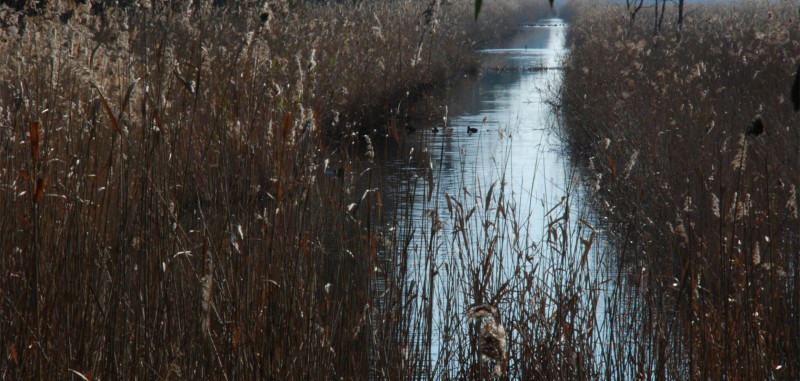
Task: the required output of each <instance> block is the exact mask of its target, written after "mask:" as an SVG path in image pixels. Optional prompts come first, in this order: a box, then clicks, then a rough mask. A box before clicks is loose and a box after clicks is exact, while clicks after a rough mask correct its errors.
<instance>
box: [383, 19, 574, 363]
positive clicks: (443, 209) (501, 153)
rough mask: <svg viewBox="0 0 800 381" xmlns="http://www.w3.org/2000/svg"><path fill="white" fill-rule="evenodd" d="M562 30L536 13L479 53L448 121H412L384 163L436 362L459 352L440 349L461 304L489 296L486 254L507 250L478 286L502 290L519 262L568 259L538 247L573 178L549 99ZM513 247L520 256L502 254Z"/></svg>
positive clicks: (451, 103)
mask: <svg viewBox="0 0 800 381" xmlns="http://www.w3.org/2000/svg"><path fill="white" fill-rule="evenodd" d="M566 32H567V25H566V23H565V22H564V21H563V20H561V19H558V18H551V19H543V20H533V21H531V22H529V23H526V24H523V25H520V26H519V27H518V30H517V33H515V34H514V36H513V37H512V38H510V39H509V40H508V41H505V42H502V43H500V44H499V45H498V46H495V47H492V48H490V49H484V50H481V51H480V56H481V66H482V70H481V74H480V75H479V76H477V77H475V78H465V79H464V80H463V81H461V82H460V83H459V84H457V85H456V86H455V87H453V88H452V89H451V90H450V94H449V95H448V97H447V103H446V104H447V107H446V109H445V110H443V111H442V118H441V121H440V122H439V123H438V124H437V125H436V126H425V127H422V126H415V129H416V130H415V131H414V132H413V133H409V134H408V136H407V141H406V144H404V145H403V146H402V147H401V148H400V149H401V150H403V151H404V152H401V153H400V155H398V157H397V158H396V159H394V160H390V161H389V162H388V163H386V166H387V168H388V169H387V172H388V173H390V175H389V176H390V177H392V175H391V173H396V175H394V180H393V182H394V185H393V186H391V187H390V188H392V189H395V192H396V193H395V194H390V195H389V197H388V198H389V199H391V200H392V203H393V205H392V206H391V208H390V209H391V210H393V211H398V212H397V214H398V215H396V216H392V217H393V218H390V219H393V220H394V221H399V222H397V225H396V226H393V227H392V229H397V230H399V231H400V233H399V234H398V236H399V237H402V238H403V239H404V240H406V241H405V242H404V245H405V246H404V247H405V248H406V249H405V250H406V251H407V252H408V262H409V263H408V276H409V277H410V278H411V279H414V281H413V282H411V285H410V286H409V287H408V293H409V294H412V295H414V297H415V298H417V302H418V303H419V304H420V307H419V308H420V311H421V313H428V314H430V317H429V319H428V320H427V324H430V325H432V327H417V328H419V329H421V330H422V331H425V330H427V331H428V332H430V334H429V335H428V337H420V338H418V339H417V340H418V341H419V342H420V343H419V345H418V346H417V350H419V348H424V350H429V351H430V353H428V354H427V355H426V357H428V358H430V359H431V364H430V366H432V367H445V368H446V367H448V366H449V365H448V362H449V360H447V359H445V360H442V357H446V358H449V357H448V356H452V353H449V354H448V353H440V352H445V351H444V349H442V348H443V347H445V346H444V345H443V342H444V341H447V340H450V337H451V333H452V332H454V331H457V330H458V329H459V328H458V326H459V325H462V326H463V325H464V324H465V321H466V320H468V319H458V318H454V316H462V317H463V313H461V312H459V311H463V309H464V308H465V307H466V306H468V305H470V304H472V303H475V302H476V301H478V302H483V303H488V302H493V301H492V300H487V299H488V298H490V297H491V295H490V293H489V292H488V291H487V292H476V291H475V289H476V288H480V287H476V285H475V281H474V279H476V277H477V275H476V274H477V273H480V272H482V273H481V274H478V275H481V276H487V274H486V273H487V271H486V266H483V270H481V263H480V262H481V261H484V260H485V261H486V262H487V263H488V262H489V259H486V257H487V255H489V256H491V255H495V254H493V253H498V254H497V255H498V257H499V258H501V259H499V262H495V264H494V265H493V266H495V267H497V269H495V270H493V271H494V272H493V273H492V274H491V276H490V277H491V278H492V281H493V283H492V284H490V285H488V286H487V287H486V288H485V289H482V291H486V290H498V289H500V290H502V288H503V283H504V281H507V279H509V278H511V277H518V276H520V274H521V272H520V269H521V270H522V271H526V272H527V271H537V270H535V269H537V268H547V269H550V268H552V267H551V266H548V265H543V263H544V262H553V261H557V260H560V259H557V258H542V257H541V256H542V254H541V253H543V252H546V250H544V251H543V250H541V246H542V245H543V242H544V241H546V240H547V238H546V235H547V234H549V233H548V231H549V230H548V228H549V226H550V225H549V224H551V223H552V222H553V221H554V220H556V219H558V218H559V217H560V216H563V215H564V214H563V213H564V210H563V209H564V208H563V207H564V201H563V200H564V199H565V197H566V196H567V195H568V194H570V192H572V190H571V188H572V186H573V185H574V180H573V178H574V173H573V166H571V165H570V164H569V161H568V158H566V157H565V156H564V154H563V150H562V143H561V141H560V140H559V138H558V137H557V136H556V134H555V128H554V126H555V124H556V123H557V118H556V115H554V112H555V110H554V107H553V106H552V104H553V101H554V100H555V99H556V97H557V93H558V90H559V87H560V84H561V75H562V71H561V65H562V62H563V61H564V59H565V58H566V54H567V50H566V48H565V40H566ZM390 182H392V181H390ZM498 194H502V197H501V198H500V196H497V195H498ZM559 207H561V208H559ZM555 210H558V211H557V212H554V211H555ZM399 211H403V212H399ZM566 213H567V214H568V213H569V212H568V207H567V212H566ZM476 214H477V215H481V218H473V217H474V215H476ZM500 216H501V217H500ZM511 252H513V253H517V255H506V256H505V257H504V256H503V254H505V253H511ZM526 252H531V253H537V255H538V257H537V256H531V255H525V253H526ZM519 254H522V255H519ZM465 258H466V259H465ZM548 276H552V274H550V275H548ZM492 286H493V287H492ZM477 294H481V295H477ZM426 305H428V306H430V307H428V310H425V308H426V307H425V306H426ZM454 310H455V311H456V312H454ZM423 320H424V319H423ZM420 324H423V325H424V324H426V322H425V321H423V322H422V323H420ZM443 371H444V372H446V371H447V370H446V369H445V370H443V369H441V368H439V369H438V370H434V369H432V373H434V374H438V373H437V372H443Z"/></svg>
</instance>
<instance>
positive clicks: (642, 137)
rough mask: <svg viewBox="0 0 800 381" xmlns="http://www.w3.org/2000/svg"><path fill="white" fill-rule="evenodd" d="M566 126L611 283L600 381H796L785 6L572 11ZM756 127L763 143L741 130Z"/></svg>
mask: <svg viewBox="0 0 800 381" xmlns="http://www.w3.org/2000/svg"><path fill="white" fill-rule="evenodd" d="M571 7H572V9H571V14H572V15H573V19H572V20H571V25H572V28H571V31H570V37H569V41H570V47H571V55H570V58H569V61H568V65H567V67H566V68H565V74H564V78H565V85H564V86H565V89H564V91H563V92H562V97H561V104H560V106H561V107H562V109H561V115H562V117H563V119H564V121H565V123H564V125H565V130H564V134H565V139H566V140H567V141H568V142H569V145H570V150H571V152H572V154H573V157H575V158H576V160H577V161H578V162H580V164H581V167H582V168H583V171H582V172H583V175H584V178H585V181H586V184H587V187H588V188H589V189H590V190H591V192H593V193H594V194H595V196H596V200H597V202H596V209H597V210H598V212H599V213H600V214H601V215H603V216H605V217H606V218H608V221H609V223H608V227H607V231H608V232H609V236H610V237H612V238H611V240H612V242H614V247H615V252H616V255H615V256H614V263H615V266H616V267H617V269H618V271H619V276H618V277H617V278H616V281H615V286H616V290H617V291H616V293H615V296H614V297H613V299H612V300H610V301H609V303H607V304H608V305H611V306H613V307H612V308H611V309H610V311H611V312H610V315H609V316H610V317H611V320H610V321H611V322H612V325H611V327H610V333H609V335H610V343H611V344H612V345H615V346H619V347H615V348H616V349H612V348H611V347H609V350H608V351H606V352H605V353H604V354H603V355H604V357H605V358H604V362H605V367H604V368H605V370H604V372H605V375H604V376H605V377H606V378H608V379H633V378H636V379H642V378H644V379H749V380H756V379H759V380H767V379H797V378H798V377H800V320H799V319H798V316H799V314H800V267H799V265H800V263H798V258H800V257H798V255H797V253H798V251H799V250H800V247H798V245H800V223H799V222H798V214H797V200H796V198H797V195H796V189H797V184H798V181H800V179H798V177H797V173H798V166H799V165H800V156H799V155H800V152H799V151H798V150H797V147H798V145H800V134H799V133H798V127H800V121H799V120H798V116H797V114H795V113H794V112H793V111H792V105H791V101H790V91H791V90H790V89H791V85H792V80H793V77H794V74H795V71H796V69H797V65H798V59H800V43H798V41H800V35H798V30H799V29H798V28H797V24H798V12H797V10H798V4H797V2H793V1H778V2H736V3H731V4H725V5H713V4H691V5H687V9H686V12H685V14H686V19H685V20H684V23H683V25H682V27H681V28H679V27H678V26H677V22H676V21H677V20H676V19H675V17H676V14H677V10H676V9H675V8H673V7H672V6H668V7H666V11H667V13H666V15H665V20H664V22H663V24H662V28H661V29H660V30H656V29H655V28H654V25H655V22H654V21H655V20H654V19H653V16H652V15H653V8H652V6H651V7H650V8H649V9H648V8H644V9H643V10H642V11H641V12H640V13H639V15H638V16H637V17H636V18H635V21H631V17H630V13H628V11H627V10H626V8H625V5H624V4H612V5H601V4H591V5H590V4H588V3H586V2H574V3H571ZM755 120H759V121H760V122H755V125H756V126H757V123H761V124H762V125H763V130H764V131H763V133H762V134H756V133H755V132H757V128H755V129H752V130H751V132H752V133H747V132H748V130H750V129H751V126H753V125H754V121H755Z"/></svg>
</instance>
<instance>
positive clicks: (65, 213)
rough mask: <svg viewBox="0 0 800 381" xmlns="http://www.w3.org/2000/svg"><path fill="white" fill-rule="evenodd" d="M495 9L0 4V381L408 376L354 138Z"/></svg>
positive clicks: (443, 68)
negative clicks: (24, 7)
mask: <svg viewBox="0 0 800 381" xmlns="http://www.w3.org/2000/svg"><path fill="white" fill-rule="evenodd" d="M144 3H146V2H143V3H142V4H144ZM205 3H207V2H204V4H205ZM493 3H496V4H494V5H490V4H487V6H486V7H484V10H483V11H482V15H481V21H480V22H479V23H477V24H476V23H475V22H474V21H472V19H471V17H472V13H471V12H472V10H471V8H470V6H469V4H461V3H459V4H456V3H433V4H434V5H436V7H434V8H431V11H432V13H431V14H432V17H431V18H430V19H428V20H426V19H425V18H424V17H422V16H423V15H425V14H426V13H425V11H426V10H427V9H428V8H429V6H430V4H428V3H416V2H407V1H406V2H387V3H361V4H358V5H357V6H353V5H334V4H331V5H318V6H314V5H304V4H296V3H292V4H290V3H283V2H274V3H270V5H268V6H266V7H262V6H261V4H260V2H259V3H256V2H237V3H236V6H230V7H227V8H213V7H211V6H201V7H195V6H191V5H186V6H184V5H179V4H175V5H172V6H164V5H163V4H161V3H159V2H155V3H154V4H155V5H154V6H153V7H152V8H150V7H132V8H129V9H120V8H113V7H109V8H107V9H104V10H103V9H94V10H92V9H91V8H90V5H88V4H73V3H72V2H53V4H51V5H50V6H49V7H47V8H44V9H42V10H41V11H40V12H39V13H36V14H33V15H22V14H19V13H16V12H14V11H13V10H11V9H9V8H6V7H2V8H0V22H1V23H2V24H3V27H2V28H0V78H2V79H1V80H0V126H1V127H2V128H1V129H0V156H2V161H1V162H0V216H2V217H0V237H2V239H0V343H2V348H0V351H2V360H0V374H1V375H2V376H1V377H3V378H4V379H15V380H19V379H66V378H70V377H72V378H73V379H78V378H88V379H111V380H113V379H334V378H336V379H338V378H344V379H364V378H366V377H367V376H368V375H383V376H386V377H390V378H404V377H408V378H411V377H413V375H414V374H416V373H415V372H416V371H419V372H423V371H424V367H418V368H413V366H414V365H419V364H409V363H406V362H404V361H403V360H402V357H403V356H404V352H403V349H402V348H401V347H402V345H403V343H406V342H407V340H409V339H408V338H409V337H411V336H410V334H409V332H412V333H413V332H414V329H415V327H412V326H408V325H407V324H408V323H407V322H408V321H409V319H410V318H409V316H410V315H412V316H413V314H414V313H415V312H416V311H414V310H409V309H407V308H406V307H407V306H406V305H400V306H399V307H398V309H396V310H395V309H392V308H394V307H396V306H395V305H387V306H384V305H376V304H375V300H379V299H380V298H378V296H379V295H381V296H382V295H383V294H380V293H382V292H383V290H382V289H380V288H379V287H378V286H377V285H384V286H386V287H389V288H390V290H391V287H394V286H395V285H397V284H399V283H401V282H402V279H403V277H404V276H405V275H406V274H404V273H403V271H401V270H399V269H393V268H389V269H383V271H381V272H376V271H375V269H376V266H378V265H379V258H378V256H377V253H378V251H379V249H380V248H381V247H382V246H383V245H384V243H383V240H382V238H381V235H380V234H379V233H380V231H379V228H378V227H379V226H381V221H380V219H381V216H382V214H381V213H382V209H381V208H382V205H383V202H382V200H383V192H384V191H385V190H384V189H381V188H380V186H381V185H382V184H381V181H382V179H380V178H378V177H377V176H376V177H375V178H373V173H374V172H375V171H374V170H372V169H373V168H374V163H373V162H372V161H371V160H370V159H371V158H370V157H365V156H364V153H365V152H370V151H369V149H371V145H370V144H369V143H368V141H367V140H366V139H362V138H361V137H360V135H359V134H358V133H357V132H359V131H371V130H372V129H381V128H383V125H384V124H383V123H386V122H388V121H390V120H392V119H393V118H397V116H398V115H405V114H406V113H408V112H409V111H410V108H411V105H412V102H411V101H412V100H413V99H415V98H416V97H418V96H419V94H421V91H420V90H422V89H428V88H434V87H437V86H442V85H444V84H446V82H447V81H448V80H449V79H450V78H452V76H454V75H458V74H461V73H463V72H464V71H468V70H469V69H470V67H471V66H474V65H475V58H474V57H473V55H472V49H473V47H474V44H475V43H480V41H481V40H482V39H489V38H492V37H494V36H495V34H494V33H495V32H494V31H496V30H497V28H496V26H497V25H505V24H507V25H513V24H514V22H513V20H512V21H508V20H507V19H505V18H502V17H501V15H503V14H508V13H509V12H507V10H508V9H511V10H513V9H517V8H516V7H517V6H518V5H515V4H514V3H510V2H493ZM493 7H494V8H493ZM503 7H506V8H507V9H502V8H503ZM510 13H511V14H514V12H510ZM517 13H518V12H517ZM490 31H492V32H490ZM500 31H502V29H500ZM498 33H499V32H498ZM398 104H399V105H400V106H399V107H398V106H397V105H398ZM366 190H369V191H366ZM393 282H394V283H393ZM401 291H402V290H401ZM390 307H392V308H390ZM458 313H459V314H462V311H458ZM423 365H424V364H423ZM409 369H410V370H409ZM420 374H424V373H420ZM407 375H408V376H407Z"/></svg>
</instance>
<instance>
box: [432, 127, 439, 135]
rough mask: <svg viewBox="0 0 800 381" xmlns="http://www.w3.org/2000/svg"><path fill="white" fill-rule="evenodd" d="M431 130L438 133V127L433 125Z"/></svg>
mask: <svg viewBox="0 0 800 381" xmlns="http://www.w3.org/2000/svg"><path fill="white" fill-rule="evenodd" d="M431 131H433V133H434V134H438V133H439V127H436V126H433V129H432V130H431Z"/></svg>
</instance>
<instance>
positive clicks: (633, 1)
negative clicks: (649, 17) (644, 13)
mask: <svg viewBox="0 0 800 381" xmlns="http://www.w3.org/2000/svg"><path fill="white" fill-rule="evenodd" d="M642 5H644V0H625V6H626V7H627V9H628V14H629V15H630V17H631V25H633V22H634V21H636V14H637V13H639V10H641V9H642Z"/></svg>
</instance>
